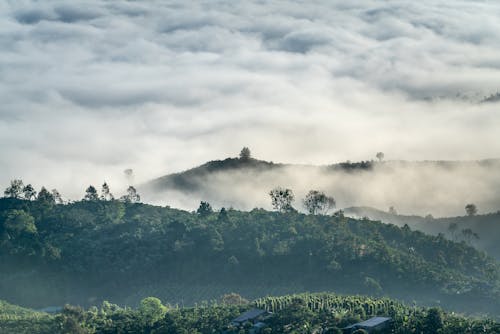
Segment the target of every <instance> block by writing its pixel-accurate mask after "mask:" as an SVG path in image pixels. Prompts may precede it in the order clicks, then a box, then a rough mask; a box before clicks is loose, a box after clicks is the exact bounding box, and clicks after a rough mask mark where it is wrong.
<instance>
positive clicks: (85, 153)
mask: <svg viewBox="0 0 500 334" xmlns="http://www.w3.org/2000/svg"><path fill="white" fill-rule="evenodd" d="M0 13H1V14H0V23H1V26H2V36H1V37H0V64H1V69H0V73H1V75H0V98H1V99H2V104H1V106H0V140H1V141H2V145H1V146H0V170H1V171H2V173H0V185H2V186H3V187H5V186H7V184H8V182H9V181H10V180H11V179H14V178H22V179H23V180H25V182H29V183H33V184H34V185H35V186H36V187H37V188H39V187H41V186H42V185H45V186H46V187H49V188H57V189H58V190H59V191H60V192H61V193H62V194H63V196H64V197H65V198H66V199H73V200H74V199H79V198H81V197H82V196H83V194H84V190H85V188H86V187H87V186H88V185H89V184H94V185H96V186H98V185H100V184H102V183H103V182H104V181H106V182H107V183H108V184H109V185H110V186H111V188H112V189H114V191H115V193H119V192H122V191H124V190H125V189H126V186H127V185H128V181H127V179H126V178H125V177H124V175H123V170H125V169H127V168H132V169H133V170H134V171H135V176H136V177H135V182H136V183H137V184H141V183H142V182H146V181H148V180H150V179H153V178H155V177H158V176H161V175H165V174H167V173H172V172H177V171H181V170H185V169H188V168H191V167H193V166H196V165H199V164H201V163H204V162H205V161H209V160H213V159H222V158H225V157H227V156H232V155H234V154H235V152H238V151H239V149H240V148H241V147H242V146H249V147H251V148H252V150H253V151H255V152H258V156H259V158H262V159H264V160H269V161H277V162H289V163H296V164H315V165H326V164H332V163H336V162H341V161H346V160H351V161H359V160H367V159H372V158H373V157H374V154H375V153H376V152H378V151H383V152H384V153H385V154H386V157H387V158H388V159H396V160H412V161H414V160H475V159H485V158H495V157H498V156H499V152H500V141H498V133H499V132H500V117H499V116H500V115H499V113H500V109H499V108H498V104H497V103H496V104H495V103H481V100H482V99H483V98H484V97H485V96H489V95H490V94H495V93H496V92H497V91H498V89H499V87H498V78H499V77H500V62H499V59H500V37H499V35H498V33H497V32H498V31H499V30H500V23H499V21H498V17H499V15H500V6H499V5H498V4H496V3H492V2H476V1H457V2H454V4H453V6H451V5H450V4H448V3H447V2H441V1H421V2H419V3H415V2H411V1H371V0H360V1H354V2H350V3H349V4H345V2H342V1H328V2H327V1H310V2H307V3H302V2H298V1H276V2H273V3H272V4H270V3H263V2H258V1H249V2H245V3H234V2H232V1H216V2H214V1H206V2H205V1H201V2H197V3H196V4H193V3H185V2H175V1H174V2H169V3H164V2H159V1H147V2H124V3H110V2H106V1H86V2H85V3H83V2H79V1H72V2H71V4H62V3H60V2H58V1H43V2H39V1H30V0H26V1H5V2H2V3H1V4H0ZM479 22H480V24H479ZM290 173H292V174H294V173H296V172H295V171H292V172H290ZM297 173H298V172H297ZM294 175H295V174H294ZM297 175H299V174H297ZM300 175H303V174H300ZM307 175H309V174H307ZM307 175H305V176H304V177H305V179H304V180H298V179H297V180H295V181H294V182H292V183H290V182H285V181H286V180H285V179H283V182H280V183H283V184H284V185H287V184H289V186H290V187H292V188H296V189H294V190H295V191H296V193H297V195H300V192H302V191H305V189H303V186H302V185H304V184H308V182H309V181H311V182H314V185H315V187H318V188H325V190H330V189H331V190H332V193H334V195H336V197H337V199H338V201H339V206H342V205H344V203H346V204H347V203H352V204H355V203H354V202H356V203H360V204H361V202H364V203H363V204H366V205H370V204H373V205H377V206H379V207H383V208H384V207H386V206H387V205H392V204H391V203H392V202H394V199H395V198H398V196H399V195H397V193H398V192H399V190H401V189H402V188H401V187H397V186H396V185H395V186H394V187H395V188H391V187H389V188H387V189H388V190H387V191H388V192H387V193H377V191H378V190H377V189H380V187H378V182H379V181H380V182H382V179H380V180H379V178H377V179H376V180H372V179H370V178H369V177H368V176H367V177H366V178H364V179H363V180H362V181H359V183H358V181H356V180H351V179H350V178H349V177H342V178H340V180H338V181H336V182H335V184H336V186H335V187H334V186H333V184H332V183H331V182H333V181H325V183H324V184H323V183H322V182H320V180H322V179H323V178H322V175H321V173H320V174H319V175H313V174H312V175H310V176H307ZM381 175H383V174H381ZM459 176H461V175H458V174H457V177H459ZM297 177H298V176H294V178H297ZM300 177H302V176H300ZM380 177H381V176H380ZM281 178H286V177H285V176H282V177H281ZM387 178H389V177H387ZM268 179H269V180H272V179H273V176H271V175H269V176H268ZM280 180H281V179H280ZM306 180H307V181H306ZM346 180H350V182H353V183H354V184H355V185H357V187H356V189H357V193H356V196H359V197H357V198H353V197H352V196H355V195H347V194H346V195H345V196H344V195H343V192H342V191H341V190H342V189H344V188H347V187H350V186H348V184H349V183H348V182H347V181H346ZM457 180H458V179H457ZM388 181H390V180H388ZM262 182H264V181H262ZM329 182H330V183H329ZM464 182H465V181H464ZM460 184H463V183H462V181H460ZM480 184H482V183H481V182H480ZM441 185H442V186H443V187H444V186H446V185H445V184H441ZM269 187H270V184H268V185H267V186H266V187H265V188H266V191H267V189H268V188H269ZM304 187H305V186H304ZM464 187H465V186H464ZM472 187H474V186H472ZM478 187H479V186H478ZM366 188H369V189H371V190H369V191H368V193H366ZM337 189H338V191H334V190H337ZM444 189H448V188H446V187H445V188H444ZM453 189H455V188H453ZM459 189H464V188H461V187H459V188H457V189H456V190H459ZM251 190H252V189H249V190H247V191H248V192H251V193H254V192H253V191H251ZM404 190H405V192H406V191H407V190H406V189H404ZM424 190H425V191H428V192H430V193H432V191H431V190H433V189H431V187H430V186H429V187H428V188H424V189H422V191H424ZM477 191H478V192H480V191H481V188H480V187H479V188H478V189H477ZM259 192H260V190H259V191H257V192H255V193H259ZM336 193H337V194H336ZM339 193H342V194H339ZM410 193H412V192H411V191H410ZM417 193H418V195H419V196H417V195H416V194H414V195H412V196H411V199H412V201H415V202H418V203H420V202H422V201H424V202H426V201H429V202H430V203H431V202H432V201H434V200H438V202H442V201H441V200H439V198H440V196H444V194H443V195H439V196H437V199H436V196H431V195H429V194H427V195H426V196H425V197H424V198H422V197H421V196H420V192H417ZM465 193H467V192H464V193H463V194H462V192H461V194H462V195H460V196H462V198H461V201H462V200H465V199H466V197H467V196H466V194H465ZM488 194H489V192H485V193H483V194H482V196H480V199H482V198H485V197H486V196H487V195H488ZM478 196H479V195H478ZM417 197H418V201H417ZM259 198H260V197H259V196H255V203H253V206H264V205H265V203H266V201H265V200H264V199H259ZM426 198H429V200H426ZM472 200H473V199H472ZM176 201H177V202H182V201H181V200H180V199H177V198H176V197H175V196H172V202H176ZM220 201H221V203H222V202H223V199H222V198H221V199H220ZM408 201H410V198H408ZM461 201H457V204H456V205H458V206H459V207H461V206H462V203H458V202H461ZM476 201H477V202H479V200H476ZM488 203H489V202H488ZM236 204H237V203H235V205H236ZM394 205H395V206H396V207H398V208H399V209H400V210H402V211H405V210H406V208H408V209H409V208H410V207H412V206H410V204H398V203H394ZM187 206H188V205H186V207H187ZM191 206H192V205H191V204H190V205H189V207H191ZM242 206H244V207H247V206H252V205H250V204H247V202H246V201H245V203H242ZM415 207H418V205H416V206H415ZM425 207H426V208H427V209H426V210H424V209H423V208H422V210H423V211H431V212H432V211H434V206H432V205H430V204H429V205H427V204H426V206H425ZM436 207H437V206H436ZM486 207H489V204H487V203H486ZM486 207H485V208H484V209H486ZM445 211H446V210H445ZM451 211H452V210H451V209H450V212H451ZM419 212H420V211H419ZM437 212H438V210H437V209H436V214H437ZM446 212H447V211H446Z"/></svg>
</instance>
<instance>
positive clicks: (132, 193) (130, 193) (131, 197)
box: [120, 186, 141, 203]
mask: <svg viewBox="0 0 500 334" xmlns="http://www.w3.org/2000/svg"><path fill="white" fill-rule="evenodd" d="M120 200H122V201H124V202H125V203H139V202H140V201H141V196H139V194H138V193H137V190H136V189H135V188H134V187H133V186H129V187H128V188H127V194H126V195H124V196H122V197H120Z"/></svg>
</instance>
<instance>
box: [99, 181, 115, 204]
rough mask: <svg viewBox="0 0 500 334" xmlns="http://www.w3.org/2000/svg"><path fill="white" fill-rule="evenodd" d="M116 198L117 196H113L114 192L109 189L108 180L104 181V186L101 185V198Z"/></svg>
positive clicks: (105, 199) (108, 199)
mask: <svg viewBox="0 0 500 334" xmlns="http://www.w3.org/2000/svg"><path fill="white" fill-rule="evenodd" d="M114 199H115V197H114V196H113V194H112V193H111V191H110V190H109V186H108V184H107V183H106V182H104V183H103V184H102V187H101V200H103V201H112V200H114Z"/></svg>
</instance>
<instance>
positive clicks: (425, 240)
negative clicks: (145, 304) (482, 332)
mask: <svg viewBox="0 0 500 334" xmlns="http://www.w3.org/2000/svg"><path fill="white" fill-rule="evenodd" d="M12 210H17V211H16V212H17V213H16V215H14V216H12V217H11V218H10V220H9V222H8V223H7V224H5V218H6V217H8V216H9V215H11V214H12ZM21 211H22V212H21ZM19 215H21V217H24V218H22V219H21V218H19V221H21V222H24V223H23V224H24V225H23V224H20V226H24V227H22V228H20V229H19V231H23V232H22V233H20V234H19V235H18V237H15V233H14V232H12V231H17V230H16V229H14V230H12V226H11V225H12V224H13V223H12V221H15V219H14V217H17V216H19ZM30 217H31V218H30ZM16 219H18V218H16ZM30 222H32V224H31V225H30ZM0 223H1V224H0V236H2V239H1V243H0V263H1V266H2V267H1V269H2V271H1V272H2V275H0V295H1V296H3V298H7V299H9V300H12V301H14V302H16V303H20V304H23V305H32V306H34V307H43V306H46V305H62V304H63V303H64V302H66V301H71V302H72V303H75V304H80V305H88V304H87V303H89V301H88V298H87V297H85V296H93V297H94V298H95V299H96V300H97V301H100V300H103V299H112V300H113V301H114V302H115V303H127V304H128V305H135V304H137V303H139V301H140V300H141V299H143V298H145V297H147V296H158V297H160V298H162V299H163V300H169V301H170V302H171V303H173V304H175V303H179V304H184V305H186V304H188V305H189V304H190V305H192V304H194V303H195V302H197V301H200V300H202V299H205V300H213V299H216V298H219V296H221V295H223V294H227V293H230V292H233V291H234V292H236V293H239V294H241V295H244V296H245V297H247V298H257V297H260V296H265V295H268V294H271V293H273V294H286V293H292V292H300V291H336V292H341V293H349V294H353V293H354V294H356V293H363V294H367V295H372V296H377V295H387V296H391V297H394V298H399V299H404V300H409V301H411V300H417V301H418V302H419V303H426V304H429V305H430V304H435V303H438V302H439V303H440V304H441V305H445V306H446V307H447V308H450V309H454V310H457V311H468V312H489V313H491V314H499V313H500V301H499V300H500V298H499V293H498V287H499V280H498V273H499V269H498V265H497V263H495V262H494V261H493V260H492V259H490V258H488V257H487V256H486V255H485V254H484V253H481V252H478V251H476V250H474V248H472V247H470V246H468V245H467V244H465V243H455V242H452V241H449V240H446V239H444V238H443V237H442V236H429V235H425V234H423V233H421V232H415V231H411V229H410V228H408V227H405V228H398V227H397V226H394V225H388V224H382V223H378V222H373V221H369V220H357V219H351V218H346V217H344V216H343V215H341V214H339V215H336V216H333V217H332V216H326V215H304V214H300V213H293V212H290V213H287V214H281V213H277V212H269V211H265V210H258V209H255V210H252V211H250V212H241V211H236V210H232V209H229V210H225V213H224V214H222V213H219V214H218V215H217V214H210V215H208V216H206V217H204V218H203V219H200V216H199V215H198V214H195V213H189V212H186V211H181V210H175V209H171V208H168V207H156V206H151V205H145V204H140V203H127V202H121V201H101V200H98V201H80V202H75V203H70V204H64V205H49V206H46V205H45V204H44V203H43V202H40V201H27V200H19V199H13V198H4V199H0ZM33 225H34V227H35V228H36V231H37V233H29V231H33ZM14 226H17V225H16V224H14ZM30 226H31V227H30ZM9 229H10V230H11V232H8V231H9ZM16 233H17V232H16ZM283 282H287V284H286V285H283ZM76 291H78V293H76ZM40 301H42V302H43V304H42V303H40Z"/></svg>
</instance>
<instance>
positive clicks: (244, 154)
mask: <svg viewBox="0 0 500 334" xmlns="http://www.w3.org/2000/svg"><path fill="white" fill-rule="evenodd" d="M251 157H252V155H251V153H250V149H249V148H248V147H243V148H242V149H241V152H240V159H241V160H250V158H251Z"/></svg>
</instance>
